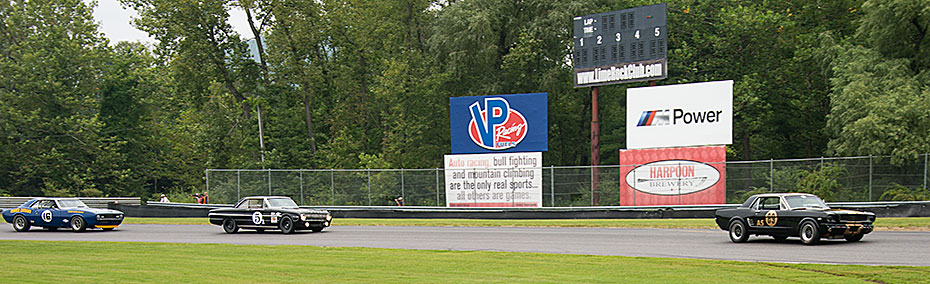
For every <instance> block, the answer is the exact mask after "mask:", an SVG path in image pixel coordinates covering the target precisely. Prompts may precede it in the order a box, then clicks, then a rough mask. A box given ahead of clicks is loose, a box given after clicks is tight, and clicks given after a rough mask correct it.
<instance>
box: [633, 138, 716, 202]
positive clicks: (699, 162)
mask: <svg viewBox="0 0 930 284" xmlns="http://www.w3.org/2000/svg"><path fill="white" fill-rule="evenodd" d="M726 161H727V153H726V146H706V147H681V148H655V149H632V150H620V165H622V166H621V167H620V205H621V206H634V205H635V206H647V205H697V204H723V203H726V192H727V189H726Z"/></svg>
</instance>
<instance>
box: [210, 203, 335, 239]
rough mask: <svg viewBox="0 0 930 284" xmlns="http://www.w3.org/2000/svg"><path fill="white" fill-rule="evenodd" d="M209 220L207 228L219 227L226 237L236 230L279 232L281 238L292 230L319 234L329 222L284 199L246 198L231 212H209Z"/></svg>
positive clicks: (329, 217) (321, 213) (322, 213)
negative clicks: (212, 225)
mask: <svg viewBox="0 0 930 284" xmlns="http://www.w3.org/2000/svg"><path fill="white" fill-rule="evenodd" d="M209 216H210V224H214V225H220V226H223V230H224V231H226V233H228V234H234V233H236V232H238V231H239V228H243V229H254V230H256V231H259V232H262V231H265V230H266V229H270V230H281V232H283V233H285V234H290V233H293V232H294V231H296V230H311V231H313V232H319V231H322V230H323V229H324V228H326V227H329V225H330V224H331V223H332V221H333V216H332V215H330V214H329V212H328V211H326V210H314V209H301V208H300V207H298V206H297V203H295V202H294V200H292V199H291V198H290V197H287V196H249V197H246V198H243V199H242V200H239V202H238V203H236V205H235V206H233V207H232V208H219V209H213V210H210V214H209Z"/></svg>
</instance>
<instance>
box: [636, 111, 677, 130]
mask: <svg viewBox="0 0 930 284" xmlns="http://www.w3.org/2000/svg"><path fill="white" fill-rule="evenodd" d="M670 113H671V112H670V111H669V110H667V109H666V110H647V111H644V112H643V115H642V116H640V117H639V123H637V124H636V126H637V127H639V126H655V125H668V124H669V122H670V119H669V114H670Z"/></svg>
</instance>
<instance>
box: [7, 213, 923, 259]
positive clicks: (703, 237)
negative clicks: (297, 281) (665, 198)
mask: <svg viewBox="0 0 930 284" xmlns="http://www.w3.org/2000/svg"><path fill="white" fill-rule="evenodd" d="M337 222H338V221H337ZM337 224H338V223H337ZM0 239H2V240H50V241H117V242H171V243H224V244H249V245H311V246H333V247H375V248H397V249H431V250H476V251H513V252H542V253H566V254H590V255H623V256H647V257H678V258H698V259H726V260H740V261H770V262H791V263H794V262H801V263H834V264H865V265H911V266H930V257H927V256H928V253H930V232H888V231H878V232H873V233H871V234H868V235H866V236H865V238H863V239H862V241H860V242H858V243H847V242H846V241H845V240H828V241H824V242H822V243H821V244H820V245H816V246H805V245H803V244H801V243H800V240H798V239H797V238H789V239H788V241H786V242H784V243H779V242H775V241H773V240H772V239H771V238H769V237H752V238H750V240H749V242H748V243H743V244H734V243H731V242H730V240H729V238H728V237H727V233H726V232H725V231H723V230H682V229H619V228H497V227H391V226H342V227H340V226H338V225H337V226H335V227H330V228H327V229H326V230H325V231H323V232H322V233H310V232H309V231H308V232H298V233H295V234H292V235H284V234H281V233H280V232H276V231H267V232H264V233H257V232H254V231H247V230H241V231H240V232H239V233H238V234H233V235H228V234H225V233H223V230H222V228H220V227H219V226H210V225H132V224H127V225H123V226H120V227H119V228H118V229H116V230H115V231H110V232H103V231H100V230H88V231H87V232H84V233H74V232H71V231H70V230H58V231H45V230H42V229H36V228H33V229H32V230H30V231H29V232H25V233H18V232H15V231H13V228H12V226H10V225H9V224H3V225H2V227H0Z"/></svg>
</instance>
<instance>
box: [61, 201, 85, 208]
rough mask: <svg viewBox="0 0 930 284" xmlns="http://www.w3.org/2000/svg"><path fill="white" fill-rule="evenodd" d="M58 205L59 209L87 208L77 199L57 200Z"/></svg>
mask: <svg viewBox="0 0 930 284" xmlns="http://www.w3.org/2000/svg"><path fill="white" fill-rule="evenodd" d="M58 205H61V208H82V207H85V208H86V207H87V204H84V202H83V201H81V200H78V199H62V200H58Z"/></svg>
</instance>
